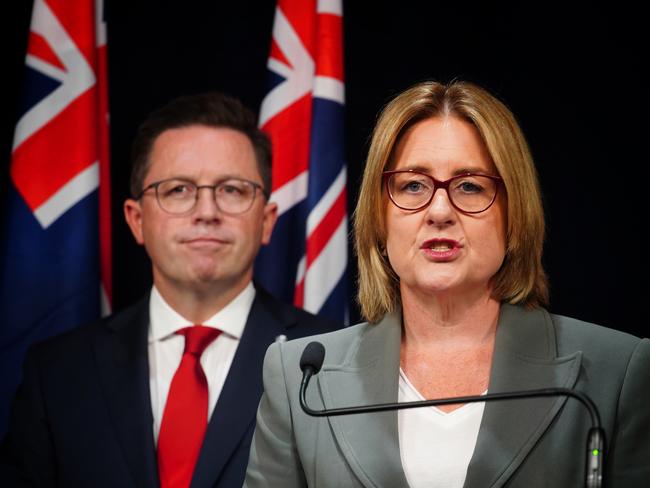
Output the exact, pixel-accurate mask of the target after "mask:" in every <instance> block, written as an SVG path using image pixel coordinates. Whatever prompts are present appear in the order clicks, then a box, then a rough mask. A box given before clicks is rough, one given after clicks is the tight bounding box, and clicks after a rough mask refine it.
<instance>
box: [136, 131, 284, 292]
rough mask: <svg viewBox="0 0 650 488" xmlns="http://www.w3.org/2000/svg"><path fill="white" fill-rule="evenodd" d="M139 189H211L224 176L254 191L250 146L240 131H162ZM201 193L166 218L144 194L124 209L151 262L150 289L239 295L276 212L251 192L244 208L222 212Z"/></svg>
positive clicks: (256, 177) (254, 168)
mask: <svg viewBox="0 0 650 488" xmlns="http://www.w3.org/2000/svg"><path fill="white" fill-rule="evenodd" d="M149 161H150V166H149V170H148V172H147V175H146V177H145V180H144V185H143V188H146V187H147V186H148V185H150V184H152V183H154V182H157V181H161V180H166V179H170V178H181V179H184V180H189V181H192V182H194V183H195V184H197V185H215V184H217V183H219V182H221V181H223V180H225V179H227V178H231V177H232V178H240V179H244V180H250V181H253V182H256V183H259V184H260V185H262V184H263V182H262V178H261V176H260V174H259V171H258V168H257V162H256V159H255V153H254V150H253V146H252V144H251V142H250V140H249V139H248V137H246V135H244V134H243V133H241V132H239V131H236V130H233V129H227V128H214V127H206V126H201V125H195V126H189V127H184V128H180V129H171V130H167V131H165V132H163V133H162V134H161V135H160V136H159V137H158V138H157V139H156V141H155V142H154V145H153V148H152V151H151V155H150V157H149ZM213 195H214V193H213V192H212V191H211V190H209V189H202V190H199V195H198V201H197V203H196V206H195V207H194V209H193V210H192V211H190V212H189V213H186V214H183V215H172V214H169V213H167V212H165V211H164V210H162V209H161V208H160V206H159V205H158V202H157V201H156V192H155V190H153V189H151V190H148V191H146V192H145V193H144V195H143V196H142V198H141V199H140V200H138V201H136V200H132V199H129V200H127V201H126V202H125V204H124V213H125V217H126V221H127V223H128V224H129V227H130V228H131V231H132V232H133V235H134V237H135V239H136V241H137V242H138V243H139V244H142V245H144V246H145V248H146V250H147V253H148V254H149V257H150V258H151V261H152V264H153V279H154V284H155V285H156V287H157V288H158V289H159V290H161V291H163V290H168V291H170V292H173V290H183V291H186V290H189V289H191V290H195V291H197V292H200V293H201V292H208V291H209V290H213V291H217V292H221V293H222V292H224V291H225V290H228V291H230V292H231V293H232V292H239V291H240V290H241V289H243V288H244V287H245V286H246V285H247V284H248V282H249V281H250V280H251V278H252V275H253V261H254V259H255V256H256V255H257V253H258V251H259V248H260V245H261V244H267V243H268V242H269V240H270V238H271V231H272V230H273V225H274V224H275V221H276V218H277V206H276V205H275V204H272V203H266V200H265V199H264V196H263V194H262V191H261V190H260V189H258V190H257V191H256V194H255V199H254V201H253V204H252V206H251V208H250V209H249V210H248V211H246V212H244V213H241V214H237V215H230V214H226V213H224V212H222V211H221V210H220V209H219V208H218V207H217V205H216V204H215V200H214V198H213Z"/></svg>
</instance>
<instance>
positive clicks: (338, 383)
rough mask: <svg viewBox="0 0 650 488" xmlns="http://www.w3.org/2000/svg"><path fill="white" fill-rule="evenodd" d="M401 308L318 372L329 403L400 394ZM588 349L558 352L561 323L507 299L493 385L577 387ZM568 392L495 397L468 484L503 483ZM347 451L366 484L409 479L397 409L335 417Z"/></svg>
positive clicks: (391, 398)
mask: <svg viewBox="0 0 650 488" xmlns="http://www.w3.org/2000/svg"><path fill="white" fill-rule="evenodd" d="M400 339H401V312H400V311H398V312H397V313H394V314H389V315H387V316H386V317H385V318H384V319H383V320H382V321H381V322H379V323H377V324H376V325H368V326H366V328H365V329H364V331H363V333H362V334H361V336H360V338H359V339H358V340H357V341H356V343H355V344H352V345H351V346H350V348H349V350H348V353H347V355H346V357H345V358H344V360H343V361H342V362H341V363H340V364H327V363H325V364H324V365H323V369H322V371H321V373H319V375H318V376H317V378H318V385H319V389H320V393H321V396H322V399H323V404H324V406H325V407H326V408H338V407H344V406H356V405H368V404H374V403H389V402H396V401H397V391H398V375H399V364H400V363H399V352H400ZM580 363H581V354H580V353H576V354H573V355H571V356H567V357H561V358H559V357H557V348H556V338H555V331H554V327H553V324H552V321H551V317H550V316H549V314H548V313H547V312H546V311H545V310H543V309H536V310H533V311H526V310H524V309H523V308H520V307H517V306H511V305H503V306H502V307H501V313H500V317H499V324H498V328H497V336H496V342H495V353H494V360H493V364H492V371H491V374H490V386H489V392H490V393H496V392H507V391H516V390H532V389H537V388H551V387H564V388H571V387H572V386H573V385H574V384H575V382H576V380H577V376H578V372H579V369H580ZM565 401H566V398H565V397H557V398H552V397H551V398H536V399H530V400H509V401H499V402H488V403H487V404H486V406H485V410H484V414H483V420H482V422H481V427H480V430H479V436H478V440H477V445H476V448H475V451H474V455H473V457H472V459H471V461H470V465H469V468H468V473H467V478H466V481H465V487H468V488H469V487H486V486H501V485H502V484H504V483H505V481H506V480H507V479H508V478H509V477H510V476H511V475H512V473H514V471H515V470H516V469H517V467H518V466H519V465H520V464H521V462H522V461H523V460H524V459H525V457H526V455H527V454H528V453H529V452H530V450H531V449H532V448H533V446H534V445H535V443H536V442H537V440H538V439H539V438H540V437H541V435H542V434H543V433H544V431H545V430H546V429H547V428H548V426H549V425H550V423H551V422H552V421H553V419H554V418H555V416H556V415H557V414H558V412H559V410H560V409H561V407H562V405H563V404H564V402H565ZM328 421H329V423H330V425H331V427H332V431H333V432H334V436H335V437H336V439H337V441H338V443H339V445H340V446H341V451H342V453H343V455H344V456H345V458H346V459H347V461H348V463H349V465H350V466H351V469H352V470H353V471H354V472H355V474H356V475H357V477H358V478H359V480H361V482H362V483H363V484H364V485H365V486H408V483H407V481H406V477H405V475H404V472H403V469H402V465H401V458H400V451H399V434H398V430H397V429H398V428H397V412H396V411H393V412H382V413H374V414H373V413H370V414H359V415H349V416H340V417H329V418H328Z"/></svg>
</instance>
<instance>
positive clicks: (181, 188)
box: [156, 179, 256, 214]
mask: <svg viewBox="0 0 650 488" xmlns="http://www.w3.org/2000/svg"><path fill="white" fill-rule="evenodd" d="M200 188H209V189H211V190H212V192H213V197H214V198H215V200H216V204H217V206H218V207H219V209H220V210H221V211H222V212H226V213H230V214H238V213H243V212H246V211H247V210H248V209H249V208H251V206H252V204H253V200H254V199H255V190H256V186H255V185H254V184H253V183H251V182H250V181H245V180H238V179H229V180H226V181H222V182H221V183H219V184H218V185H201V186H197V185H196V184H195V183H193V182H191V181H185V180H166V181H162V182H161V183H159V184H158V186H157V188H156V197H157V198H158V203H159V204H160V207H161V208H162V209H163V210H165V211H166V212H169V213H171V214H182V213H186V212H189V211H190V210H192V208H194V206H195V205H196V202H197V201H198V197H199V195H198V193H199V189H200Z"/></svg>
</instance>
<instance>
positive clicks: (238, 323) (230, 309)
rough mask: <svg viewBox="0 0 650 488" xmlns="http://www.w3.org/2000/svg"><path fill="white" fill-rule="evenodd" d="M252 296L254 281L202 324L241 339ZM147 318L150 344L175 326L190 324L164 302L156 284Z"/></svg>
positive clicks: (171, 332) (168, 332)
mask: <svg viewBox="0 0 650 488" xmlns="http://www.w3.org/2000/svg"><path fill="white" fill-rule="evenodd" d="M254 299H255V287H254V286H253V282H249V283H248V285H247V286H246V288H244V289H243V290H242V291H241V293H239V295H237V296H236V297H235V298H234V299H233V300H231V302H230V303H229V304H228V305H226V306H225V307H224V308H222V309H221V310H219V311H218V312H217V313H216V314H214V315H213V316H212V317H210V318H209V319H208V320H206V321H205V322H203V324H201V325H205V326H206V327H214V328H216V329H219V330H220V331H222V332H223V333H226V334H228V335H230V336H232V337H234V338H235V339H241V336H242V334H243V332H244V326H245V325H246V320H248V314H249V313H250V310H251V307H252V306H253V300H254ZM149 320H150V325H149V342H150V343H151V342H154V341H159V340H161V339H164V338H166V337H168V336H170V335H172V334H174V333H175V332H176V331H177V330H178V329H181V328H183V327H188V326H191V325H193V324H192V322H191V321H189V320H187V319H186V318H184V317H183V316H182V315H180V314H179V313H178V312H177V311H176V310H174V309H173V308H172V307H171V306H170V305H169V304H168V303H167V302H166V301H165V299H164V298H163V297H162V295H161V294H160V292H159V291H158V290H157V289H156V287H155V286H154V287H152V289H151V295H150V298H149Z"/></svg>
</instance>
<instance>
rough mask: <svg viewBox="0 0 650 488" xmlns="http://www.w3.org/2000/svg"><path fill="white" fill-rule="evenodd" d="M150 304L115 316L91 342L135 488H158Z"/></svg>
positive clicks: (137, 306)
mask: <svg viewBox="0 0 650 488" xmlns="http://www.w3.org/2000/svg"><path fill="white" fill-rule="evenodd" d="M148 328H149V300H148V296H147V299H144V300H142V301H140V302H139V303H138V304H136V305H134V306H133V307H131V308H130V309H128V310H126V311H124V312H123V313H120V314H118V315H116V316H115V317H114V318H113V319H111V320H110V321H109V322H108V323H107V325H106V334H98V335H97V336H95V337H94V340H93V342H94V343H93V349H94V352H95V357H96V360H97V367H98V371H99V379H100V382H101V385H102V388H103V391H104V393H105V395H106V399H105V401H106V404H107V405H108V410H109V413H110V417H111V420H112V422H113V425H114V428H115V431H116V433H117V437H118V440H119V441H120V444H121V446H122V449H123V452H124V457H125V459H126V462H127V465H128V467H129V468H130V471H131V473H132V474H133V478H134V481H135V485H136V486H142V487H152V488H153V487H156V486H158V474H157V465H156V460H155V446H154V442H153V415H152V412H151V399H150V392H149V363H148V352H147V333H148Z"/></svg>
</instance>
